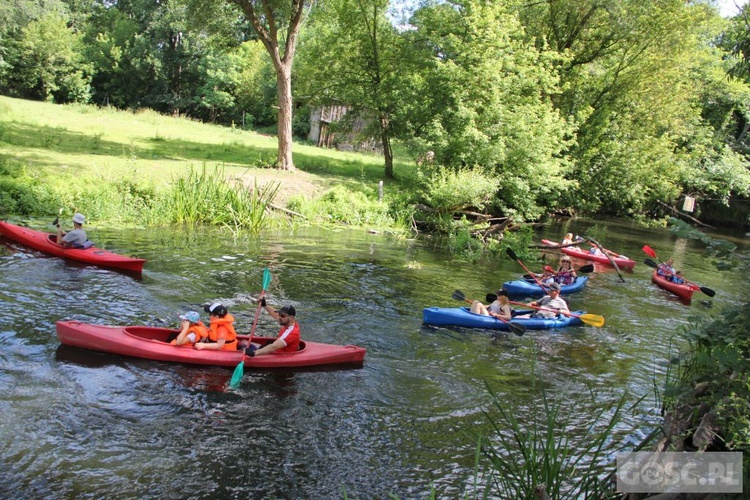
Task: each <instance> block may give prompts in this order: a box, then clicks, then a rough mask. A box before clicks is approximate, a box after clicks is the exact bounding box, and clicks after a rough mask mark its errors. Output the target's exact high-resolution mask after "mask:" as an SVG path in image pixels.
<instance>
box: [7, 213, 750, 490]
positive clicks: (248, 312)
mask: <svg viewBox="0 0 750 500" xmlns="http://www.w3.org/2000/svg"><path fill="white" fill-rule="evenodd" d="M592 224H593V223H591V222H586V221H574V222H566V223H564V224H552V225H550V226H548V227H545V228H544V229H543V230H542V231H541V232H540V234H539V235H537V236H538V237H547V238H549V239H554V240H557V239H559V238H560V237H561V236H562V235H563V234H565V233H566V232H573V233H577V234H583V233H584V231H585V230H586V229H587V227H588V226H591V225H592ZM608 228H609V233H608V237H606V238H602V241H601V243H602V244H603V245H604V246H605V247H607V248H612V249H615V250H617V251H618V252H621V253H625V254H627V255H629V256H630V257H631V258H635V257H636V256H637V255H638V253H639V252H640V249H641V247H642V246H643V245H644V244H645V243H648V244H649V245H650V246H652V247H654V248H658V250H659V254H660V256H661V255H671V254H674V255H675V256H676V258H677V259H678V260H679V263H680V266H681V269H683V270H686V271H687V270H689V271H690V273H689V277H690V279H691V280H694V281H696V282H699V283H701V285H705V286H709V287H711V288H714V289H716V290H717V295H716V297H715V299H713V300H712V301H706V302H708V303H710V304H714V303H715V304H716V307H714V308H713V310H720V306H721V305H722V304H725V303H735V302H737V301H738V300H739V298H740V297H741V296H742V294H743V290H744V288H745V287H746V283H745V281H746V280H745V278H744V277H742V276H737V275H735V274H733V273H729V272H721V271H716V270H715V269H714V268H713V267H712V266H711V264H710V262H708V261H707V259H706V258H705V256H704V254H703V253H702V251H701V248H700V247H699V246H696V245H693V244H692V243H684V242H682V243H681V242H678V241H675V238H674V236H673V235H671V234H670V233H668V232H667V231H663V230H652V229H644V228H640V227H638V226H635V225H629V224H621V223H619V224H618V223H614V224H609V223H608ZM93 232H95V233H96V234H95V236H92V239H93V238H95V240H96V241H97V242H101V243H102V245H103V246H104V247H105V248H111V249H119V250H123V249H127V250H128V251H130V252H133V253H136V254H138V255H139V256H140V257H142V258H146V259H148V264H147V266H146V268H145V270H144V276H143V279H142V280H140V281H137V280H133V279H131V278H130V277H128V276H124V275H120V274H119V273H117V272H111V271H107V270H100V269H96V268H91V267H80V268H79V267H76V266H71V265H68V264H67V263H65V262H63V261H60V260H58V259H54V258H47V257H44V258H38V257H37V256H36V255H31V254H26V253H25V252H20V253H13V252H14V250H13V249H12V248H10V249H8V247H7V246H3V247H0V273H1V274H0V275H1V276H2V279H0V347H1V348H0V411H2V412H3V417H4V418H3V419H0V449H2V450H3V453H2V454H1V456H0V470H3V472H2V473H0V493H2V492H6V491H8V492H10V491H14V492H19V491H20V492H22V493H21V496H22V497H23V496H26V497H35V498H36V497H49V496H53V497H54V496H58V497H67V496H91V497H103V496H112V497H114V496H123V497H131V498H132V497H140V498H157V497H158V498H163V497H172V498H184V497H197V498H340V497H341V496H342V491H346V494H347V495H348V496H349V497H350V498H387V497H388V496H389V495H396V496H399V497H402V498H425V497H428V496H429V495H430V491H432V490H433V489H434V491H435V492H436V495H437V496H439V497H441V498H460V497H464V496H472V495H473V491H474V490H473V489H472V484H473V474H474V453H475V446H474V445H473V443H471V442H470V441H469V440H468V439H467V437H466V435H465V433H464V432H462V431H464V430H471V431H472V432H477V433H485V434H490V433H492V432H494V431H493V429H492V427H491V425H490V424H489V423H488V422H487V414H488V413H490V414H491V413H492V411H493V410H492V408H493V407H492V405H491V402H490V401H489V397H488V393H487V386H488V385H489V386H490V387H491V388H492V390H493V391H495V392H496V393H497V394H498V396H499V397H501V398H503V399H504V400H505V401H508V402H512V403H513V405H514V407H516V408H518V412H519V414H518V418H519V419H521V420H524V419H527V417H528V416H529V415H528V414H527V412H529V411H531V410H529V408H531V407H532V403H534V399H533V397H534V395H533V391H532V390H531V388H532V387H534V386H536V387H538V386H543V387H545V388H546V389H549V394H552V395H554V397H559V398H560V399H561V400H562V401H563V404H570V405H572V403H567V402H568V400H569V399H570V401H572V399H573V398H569V396H570V395H571V393H573V392H581V391H587V388H588V387H592V388H600V389H601V388H606V389H607V390H612V391H614V392H615V393H618V394H621V393H625V392H627V393H628V394H632V395H633V396H632V401H635V400H637V399H638V398H640V397H641V396H643V395H648V394H652V392H653V388H654V387H655V385H660V384H661V383H662V382H663V377H664V373H665V372H666V370H667V366H668V365H667V364H666V363H667V362H668V360H669V359H670V357H671V356H672V353H674V349H675V344H676V343H677V342H679V340H678V334H677V332H678V330H679V328H681V327H682V326H684V325H687V324H688V322H689V321H690V320H689V314H690V313H698V314H707V313H708V312H709V311H710V309H709V307H708V306H706V305H704V304H703V301H701V302H699V303H698V304H696V303H695V302H696V300H697V299H698V297H697V296H695V297H694V300H693V305H692V307H686V306H684V305H683V304H682V303H680V302H678V301H676V300H674V299H673V298H672V297H670V296H669V295H665V293H664V292H663V291H662V290H660V289H659V288H657V287H656V286H655V285H653V284H652V283H651V282H650V270H649V269H647V268H646V266H642V265H640V264H639V265H638V266H636V268H635V270H634V271H633V272H632V273H627V274H626V273H623V275H624V277H625V282H621V281H620V279H619V278H618V276H617V275H616V274H615V273H614V271H611V270H607V269H602V270H601V272H599V271H597V272H595V273H591V274H590V275H589V276H590V280H589V283H588V284H587V287H586V289H585V290H583V291H582V292H580V293H578V294H573V295H571V296H570V297H569V299H568V298H566V300H568V303H569V305H570V306H571V309H573V310H577V309H585V310H587V311H588V312H590V313H593V314H600V315H602V316H605V317H606V324H605V325H604V327H602V328H594V327H592V326H587V325H584V326H578V327H573V328H569V329H566V330H551V331H547V330H545V331H527V332H526V333H525V334H524V335H523V336H522V337H518V336H515V335H508V336H502V334H501V335H500V336H498V337H497V338H492V336H491V334H492V333H495V332H489V331H485V330H474V329H464V328H443V327H438V328H436V327H428V326H424V325H422V317H421V316H422V310H423V308H425V307H430V306H437V307H454V306H455V305H456V302H455V301H454V300H453V299H452V298H451V294H452V292H453V291H454V290H456V289H460V290H463V291H464V292H465V293H466V294H467V296H469V297H484V295H485V294H486V293H487V292H488V291H492V292H494V291H496V290H497V289H498V288H499V286H500V285H501V284H502V283H503V282H504V281H508V280H512V279H517V278H518V277H519V276H520V275H521V274H523V273H524V271H523V270H522V269H521V268H520V267H519V266H518V264H517V263H516V262H513V261H510V260H509V259H507V258H499V259H498V258H486V259H483V261H482V262H480V263H478V264H476V265H472V264H470V263H467V262H465V261H463V260H461V259H460V258H458V257H455V256H452V255H448V254H447V253H445V252H442V251H438V250H435V249H433V248H430V247H429V243H425V242H422V241H420V240H402V239H398V238H389V237H387V236H386V235H373V234H366V233H365V232H364V231H339V230H336V231H332V230H324V229H318V228H295V229H289V230H280V231H278V232H268V233H266V234H263V235H262V236H261V237H252V236H249V235H243V234H237V235H235V234H229V233H227V232H223V231H220V230H214V229H208V228H198V229H195V230H189V231H188V230H183V229H181V228H172V229H159V230H150V229H119V228H96V229H95V230H93V231H92V233H93ZM124 253H126V252H124ZM636 260H640V259H636ZM525 263H526V265H528V266H529V268H531V269H535V268H537V266H539V265H540V261H534V260H533V259H529V260H528V261H526V262H525ZM416 264H418V265H416ZM265 267H268V268H270V269H271V271H272V273H273V281H272V283H271V285H270V287H269V290H268V300H269V303H270V304H272V305H273V306H275V307H280V306H282V305H287V304H291V305H294V306H295V308H296V309H297V312H298V317H297V319H298V321H299V322H300V324H301V327H302V337H303V339H305V340H309V341H317V342H326V343H331V344H341V345H346V344H356V345H360V346H362V347H365V348H366V349H367V357H366V358H365V361H364V365H363V366H361V367H357V368H355V369H351V368H346V369H335V370H332V369H323V370H304V371H290V370H276V371H255V370H246V371H245V374H244V377H243V380H242V383H241V384H240V386H239V387H238V388H236V389H231V388H228V382H229V380H230V378H231V375H232V370H231V369H227V368H218V367H205V366H192V365H180V364H170V363H162V362H159V361H150V360H141V359H135V358H126V357H122V356H116V355H109V354H102V353H97V352H94V351H89V350H85V349H80V348H75V347H68V346H60V345H59V341H58V339H57V337H56V335H55V322H56V321H58V320H60V319H65V318H68V319H70V318H75V319H77V320H80V321H84V322H92V323H97V324H106V325H144V324H158V325H160V326H166V327H170V328H173V327H176V326H177V324H178V321H179V320H178V316H179V315H180V314H184V312H185V311H186V310H191V309H192V310H196V311H200V310H201V309H200V307H199V305H200V304H204V303H206V302H209V301H210V302H213V301H221V302H223V303H224V304H225V305H227V306H228V307H229V310H230V312H232V314H234V315H235V317H236V320H237V326H238V332H241V333H247V332H249V330H250V328H251V324H252V322H253V317H254V313H255V311H256V303H255V301H254V300H253V297H255V296H257V294H258V293H259V291H260V287H261V281H262V273H263V268H265ZM204 320H205V317H204ZM278 329H279V326H278V324H277V323H276V322H274V321H273V319H272V318H270V316H268V314H266V313H261V317H260V320H259V322H258V326H257V330H256V334H259V335H275V334H276V332H278ZM498 333H500V332H498ZM649 402H650V404H651V406H653V407H647V408H646V409H645V411H643V412H642V413H637V414H636V413H634V414H632V415H628V416H627V417H626V419H625V421H624V422H623V424H622V426H620V427H618V428H617V429H616V430H615V433H616V436H614V438H613V442H615V441H617V438H618V437H622V436H621V435H622V434H625V435H626V437H628V438H629V439H631V440H633V441H637V438H638V437H640V436H641V434H639V432H641V431H639V430H638V429H644V430H643V431H642V434H646V433H647V432H648V431H649V429H648V428H653V427H652V426H653V425H655V422H656V421H657V420H658V418H659V412H658V410H659V408H658V402H656V401H654V398H653V397H652V398H649ZM568 409H570V410H571V414H572V412H574V411H575V412H576V415H584V417H585V416H586V415H597V414H598V411H599V409H600V408H598V407H597V406H596V404H595V403H590V406H585V407H581V408H578V407H577V408H567V407H566V410H568ZM583 420H586V419H585V418H583ZM585 427H586V426H585V425H584V424H581V425H580V426H579V425H573V426H571V429H570V433H571V435H572V437H573V438H580V439H583V438H585V436H577V435H576V432H577V429H583V428H585ZM633 429H636V430H635V431H634V430H633ZM634 434H635V437H632V436H633V435H634ZM250 470H251V471H253V474H252V477H249V476H248V471H250ZM0 496H2V495H0ZM16 496H17V495H16Z"/></svg>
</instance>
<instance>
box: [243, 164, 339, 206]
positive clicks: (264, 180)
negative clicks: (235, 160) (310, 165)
mask: <svg viewBox="0 0 750 500" xmlns="http://www.w3.org/2000/svg"><path fill="white" fill-rule="evenodd" d="M240 180H242V182H243V183H244V184H245V185H246V186H253V185H254V184H255V182H257V183H258V184H259V185H261V186H265V185H267V184H269V183H278V184H280V187H279V191H278V192H277V193H276V198H275V199H274V201H273V203H274V204H275V205H278V206H280V207H286V204H287V202H288V201H289V198H291V197H292V196H295V195H302V196H304V197H305V198H307V199H311V198H315V197H316V196H318V195H320V193H322V192H323V190H324V189H325V188H324V187H323V184H324V183H323V181H322V180H321V179H320V178H319V177H317V176H315V175H312V174H308V173H307V172H303V171H301V170H295V171H294V172H286V171H283V170H276V169H253V170H252V171H248V172H247V173H245V174H244V175H242V176H240Z"/></svg>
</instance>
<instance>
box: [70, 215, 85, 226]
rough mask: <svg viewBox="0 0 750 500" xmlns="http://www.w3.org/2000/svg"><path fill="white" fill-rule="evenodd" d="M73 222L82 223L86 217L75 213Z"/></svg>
mask: <svg viewBox="0 0 750 500" xmlns="http://www.w3.org/2000/svg"><path fill="white" fill-rule="evenodd" d="M73 222H75V223H76V224H83V223H84V222H86V217H84V216H83V214H75V215H74V216H73Z"/></svg>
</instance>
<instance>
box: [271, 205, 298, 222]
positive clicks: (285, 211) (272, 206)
mask: <svg viewBox="0 0 750 500" xmlns="http://www.w3.org/2000/svg"><path fill="white" fill-rule="evenodd" d="M268 206H269V207H270V208H273V209H274V210H278V211H279V212H284V213H285V214H289V215H294V216H295V217H301V218H302V219H307V217H305V216H304V215H302V214H300V213H297V212H293V211H292V210H287V209H286V208H282V207H280V206H278V205H274V204H273V203H269V204H268Z"/></svg>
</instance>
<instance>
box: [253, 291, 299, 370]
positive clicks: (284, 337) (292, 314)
mask: <svg viewBox="0 0 750 500" xmlns="http://www.w3.org/2000/svg"><path fill="white" fill-rule="evenodd" d="M260 305H261V306H262V307H263V309H265V310H266V312H267V313H268V314H270V315H271V317H273V318H274V319H275V320H277V321H278V322H279V325H281V328H280V329H279V334H278V335H277V336H276V340H274V341H273V342H271V343H270V344H266V345H264V346H263V347H259V346H258V345H256V344H248V345H246V346H245V348H244V349H245V354H246V355H248V356H250V357H254V356H263V355H266V354H273V353H276V352H278V353H282V352H294V351H297V350H299V343H300V333H299V323H297V311H296V310H295V309H294V306H284V307H282V308H281V309H279V310H278V311H277V310H275V309H274V308H272V307H270V306H269V305H268V304H267V303H266V298H265V297H263V298H262V299H260Z"/></svg>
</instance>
